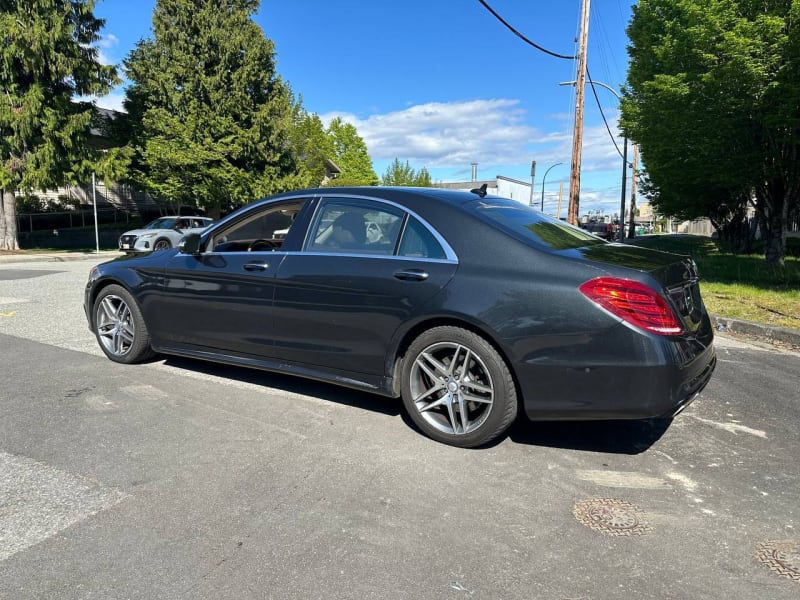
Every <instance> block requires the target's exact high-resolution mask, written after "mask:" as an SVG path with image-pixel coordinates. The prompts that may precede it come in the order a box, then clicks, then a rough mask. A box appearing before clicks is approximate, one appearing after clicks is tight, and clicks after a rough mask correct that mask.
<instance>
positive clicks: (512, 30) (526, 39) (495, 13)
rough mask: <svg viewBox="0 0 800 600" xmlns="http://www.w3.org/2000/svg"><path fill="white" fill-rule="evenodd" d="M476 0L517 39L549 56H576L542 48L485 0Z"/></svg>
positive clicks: (572, 57)
mask: <svg viewBox="0 0 800 600" xmlns="http://www.w3.org/2000/svg"><path fill="white" fill-rule="evenodd" d="M478 2H480V3H481V4H483V7H484V8H485V9H486V10H488V11H489V12H490V13H492V14H493V15H494V17H495V19H497V20H498V21H500V22H501V23H502V24H503V25H505V26H506V27H507V28H508V29H509V31H511V33H513V34H514V35H516V36H517V37H518V38H519V39H521V40H522V41H523V42H525V43H526V44H530V45H531V46H533V47H534V48H536V49H537V50H540V51H542V52H544V53H545V54H549V55H550V56H554V57H555V58H565V59H567V60H575V59H576V58H578V57H577V56H567V55H566V54H558V53H557V52H552V51H550V50H548V49H547V48H543V47H542V46H540V45H539V44H537V43H536V42H533V41H531V40H529V39H528V38H526V37H525V36H524V35H522V34H521V33H520V32H519V31H517V30H516V29H514V28H513V27H512V26H511V24H510V23H509V22H508V21H506V20H505V19H504V18H503V17H501V16H500V15H498V14H497V12H496V11H495V10H494V9H493V8H492V7H491V6H489V5H488V4H487V3H486V2H485V0H478Z"/></svg>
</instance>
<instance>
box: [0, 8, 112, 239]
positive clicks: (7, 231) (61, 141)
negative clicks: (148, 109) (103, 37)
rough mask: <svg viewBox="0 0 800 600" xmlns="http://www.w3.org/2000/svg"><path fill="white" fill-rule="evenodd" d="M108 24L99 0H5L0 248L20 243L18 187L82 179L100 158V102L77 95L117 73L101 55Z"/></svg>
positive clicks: (96, 91)
mask: <svg viewBox="0 0 800 600" xmlns="http://www.w3.org/2000/svg"><path fill="white" fill-rule="evenodd" d="M102 26H103V21H102V20H100V19H97V18H95V16H94V0H36V1H32V0H26V1H21V0H0V31H2V35H3V44H2V46H1V47H0V93H2V98H0V189H2V200H1V201H0V249H6V250H16V249H17V248H19V242H18V240H17V223H16V208H15V205H16V199H15V192H16V191H31V190H36V189H46V188H52V187H56V186H58V185H60V184H62V183H64V182H65V181H69V182H74V183H77V182H78V181H79V180H82V179H84V178H85V177H86V176H87V175H88V174H89V173H91V172H92V171H93V170H94V169H95V167H96V166H97V165H96V161H97V160H98V157H99V153H97V152H95V151H93V150H92V149H91V148H90V147H89V146H88V140H89V125H90V121H91V118H92V114H93V107H92V105H91V104H89V103H86V102H73V101H72V98H73V96H76V95H78V96H81V95H103V94H106V93H108V91H109V90H110V89H111V87H112V86H113V85H115V84H116V83H117V81H118V80H117V76H116V71H115V69H114V68H113V67H109V66H104V65H101V64H100V63H99V62H98V60H97V48H96V47H94V46H93V44H94V43H95V42H96V41H97V40H98V39H99V38H98V34H97V32H98V31H99V30H100V28H101V27H102Z"/></svg>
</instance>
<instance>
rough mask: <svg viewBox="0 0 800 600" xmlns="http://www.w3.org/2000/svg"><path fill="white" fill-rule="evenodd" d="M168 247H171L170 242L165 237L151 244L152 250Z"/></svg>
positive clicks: (167, 248)
mask: <svg viewBox="0 0 800 600" xmlns="http://www.w3.org/2000/svg"><path fill="white" fill-rule="evenodd" d="M170 248H172V244H171V243H170V241H169V240H168V239H165V238H161V239H159V240H157V241H156V243H155V244H153V250H154V251H155V250H169V249H170Z"/></svg>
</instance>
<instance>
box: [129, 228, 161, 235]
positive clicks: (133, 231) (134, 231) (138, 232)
mask: <svg viewBox="0 0 800 600" xmlns="http://www.w3.org/2000/svg"><path fill="white" fill-rule="evenodd" d="M156 231H161V230H160V229H131V230H130V231H126V232H125V233H123V234H122V235H135V236H140V235H142V234H143V233H153V232H156Z"/></svg>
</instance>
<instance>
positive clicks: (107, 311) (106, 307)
mask: <svg viewBox="0 0 800 600" xmlns="http://www.w3.org/2000/svg"><path fill="white" fill-rule="evenodd" d="M100 308H101V309H102V310H103V322H104V323H107V322H108V321H110V320H113V319H114V315H115V314H116V313H117V309H116V308H115V307H114V302H113V301H112V300H111V298H110V297H106V298H103V301H102V302H101V303H100Z"/></svg>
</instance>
